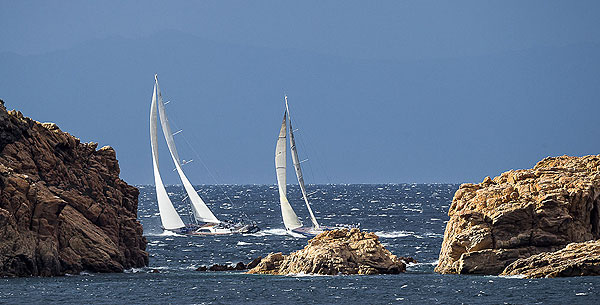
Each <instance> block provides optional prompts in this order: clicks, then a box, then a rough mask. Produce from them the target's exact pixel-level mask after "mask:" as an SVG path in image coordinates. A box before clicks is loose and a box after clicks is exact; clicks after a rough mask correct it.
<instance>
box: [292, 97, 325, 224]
mask: <svg viewBox="0 0 600 305" xmlns="http://www.w3.org/2000/svg"><path fill="white" fill-rule="evenodd" d="M285 109H286V111H287V114H288V119H289V121H290V150H291V151H292V161H293V162H294V169H295V170H296V177H297V178H298V184H299V185H300V190H301V191H302V197H303V198H304V202H305V203H306V208H307V209H308V213H309V214H310V220H311V221H312V223H313V227H314V228H315V229H318V228H319V223H318V222H317V218H315V215H314V214H313V211H312V209H311V208H310V203H308V196H307V195H306V187H305V186H304V178H303V177H302V169H301V168H300V160H299V159H298V151H297V150H296V141H295V140H294V129H293V128H292V117H291V116H290V109H289V107H288V102H287V95H286V96H285Z"/></svg>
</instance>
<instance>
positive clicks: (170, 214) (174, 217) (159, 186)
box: [150, 76, 185, 230]
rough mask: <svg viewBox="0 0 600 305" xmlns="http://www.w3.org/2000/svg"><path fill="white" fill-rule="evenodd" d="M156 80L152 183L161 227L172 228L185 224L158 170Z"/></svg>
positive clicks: (152, 135) (153, 104)
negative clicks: (154, 186) (154, 187)
mask: <svg viewBox="0 0 600 305" xmlns="http://www.w3.org/2000/svg"><path fill="white" fill-rule="evenodd" d="M155 80H156V82H155V83H154V92H153V93H152V106H151V108H150V145H151V146H152V165H153V166H154V183H155V185H156V198H157V200H158V211H159V212H160V221H161V222H162V226H163V228H165V229H167V230H174V229H179V228H182V227H185V224H184V223H183V221H182V220H181V218H180V217H179V214H177V211H176V210H175V208H174V207H173V203H171V200H170V199H169V195H168V194H167V190H165V186H164V184H163V182H162V179H161V177H160V172H159V170H158V142H157V139H156V133H157V128H156V123H157V113H156V103H157V100H159V101H160V103H161V104H162V97H161V95H160V89H159V87H158V79H157V78H156V76H155Z"/></svg>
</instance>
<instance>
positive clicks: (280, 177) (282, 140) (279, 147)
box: [275, 95, 339, 236]
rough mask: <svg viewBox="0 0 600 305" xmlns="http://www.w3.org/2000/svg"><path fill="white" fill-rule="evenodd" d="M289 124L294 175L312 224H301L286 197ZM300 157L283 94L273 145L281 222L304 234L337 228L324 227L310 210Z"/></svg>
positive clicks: (287, 228) (286, 101)
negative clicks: (279, 120) (280, 114)
mask: <svg viewBox="0 0 600 305" xmlns="http://www.w3.org/2000/svg"><path fill="white" fill-rule="evenodd" d="M288 126H289V132H290V151H291V153H292V162H293V163H294V170H295V172H296V177H297V178H298V184H299V185H300V191H301V192H302V198H303V199H304V203H305V204H306V208H307V209H308V214H309V215H310V220H311V222H312V226H310V227H307V226H303V224H302V221H300V219H299V218H298V216H297V215H296V212H294V209H293V208H292V206H291V205H290V202H289V201H288V199H287V181H286V180H287V178H286V174H287V157H286V151H287V148H286V138H287V130H288ZM300 163H301V161H300V159H299V158H298V150H297V149H296V141H295V140H294V129H293V127H292V118H291V116H290V108H289V106H288V100H287V95H286V96H285V111H284V113H283V122H282V123H281V129H280V130H279V138H278V139H277V144H276V145H275V172H276V173H277V185H278V189H279V203H280V205H281V215H282V216H283V224H284V225H285V229H286V230H287V231H288V232H294V233H299V234H302V235H304V236H314V235H317V234H319V233H323V232H325V231H327V230H333V229H338V228H339V227H326V226H321V225H320V224H319V222H318V221H317V218H316V217H315V214H314V213H313V211H312V208H311V206H310V203H309V201H308V195H307V193H306V186H305V185H304V178H303V176H302V168H301V167H300Z"/></svg>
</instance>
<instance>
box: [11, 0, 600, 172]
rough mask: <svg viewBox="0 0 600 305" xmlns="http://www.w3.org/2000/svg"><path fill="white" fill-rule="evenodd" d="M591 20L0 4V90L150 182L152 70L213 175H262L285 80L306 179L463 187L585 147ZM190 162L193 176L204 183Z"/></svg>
mask: <svg viewBox="0 0 600 305" xmlns="http://www.w3.org/2000/svg"><path fill="white" fill-rule="evenodd" d="M599 16H600V2H598V1H494V2H489V1H485V2H484V1H127V2H125V1H3V0H0V41H1V42H2V43H1V44H0V98H2V99H4V100H5V102H6V104H7V107H8V108H9V109H12V108H16V109H19V110H22V111H23V112H24V114H25V115H27V116H30V117H32V118H34V119H36V120H40V121H54V122H57V123H58V124H59V126H60V127H61V128H62V129H63V130H65V131H68V132H70V133H72V134H74V135H76V136H78V137H80V138H81V139H82V140H84V141H97V142H100V145H111V146H114V147H115V148H116V150H117V154H118V157H119V160H120V165H121V169H122V177H123V178H124V179H125V180H126V181H128V182H130V183H152V181H153V180H152V176H151V175H152V171H151V164H152V162H151V159H150V145H149V141H148V122H147V121H148V118H147V117H148V111H149V104H150V96H151V93H152V80H153V74H154V73H159V77H160V79H161V84H162V85H163V88H164V90H165V93H166V98H167V99H169V98H172V99H175V100H177V101H176V102H174V103H173V105H169V110H168V111H169V113H170V114H172V115H173V117H174V119H173V121H174V122H176V123H179V124H180V126H181V127H185V128H184V133H186V134H187V137H188V138H189V139H188V140H189V141H188V142H190V145H189V146H190V152H189V156H188V157H186V156H185V152H183V154H184V156H182V158H184V159H197V155H198V154H203V157H202V160H203V161H204V163H206V164H207V166H208V167H209V168H210V170H211V171H213V172H214V175H217V176H218V177H219V178H218V181H217V182H220V183H275V171H274V165H273V158H274V156H273V153H274V147H275V139H276V135H277V132H278V129H279V126H278V124H280V121H281V115H282V111H283V108H282V104H281V99H282V95H283V93H284V91H285V92H287V93H288V94H290V101H292V102H293V103H292V109H293V110H292V111H294V113H295V114H296V115H297V119H298V123H301V125H300V126H298V127H299V128H300V129H301V130H300V134H299V137H302V136H306V139H307V140H309V141H307V143H308V146H309V147H308V148H307V149H306V151H305V152H306V154H307V155H308V152H309V151H313V152H314V153H313V155H312V156H309V158H310V157H314V155H317V156H319V158H318V160H315V159H317V158H310V159H311V161H309V162H308V163H310V164H312V165H317V168H318V169H319V170H315V172H319V171H321V170H322V172H324V173H323V174H318V173H315V177H314V179H312V181H309V182H317V183H324V182H332V183H371V182H377V183H386V182H390V183H395V182H467V181H469V182H475V181H480V180H481V179H483V177H485V176H488V175H490V176H495V175H498V174H500V173H501V172H502V171H505V170H509V169H512V168H523V167H531V166H533V165H534V164H535V162H536V161H538V160H539V159H541V158H543V157H545V156H548V155H561V154H572V155H583V154H598V153H600V144H598V136H600V124H599V123H598V122H599V120H598V119H597V113H598V110H600V106H599V104H600V103H599V102H600V101H599V97H600V92H599V91H600V89H599V88H600V73H599V72H598V71H600V65H599V63H600V52H599V51H600V18H599ZM278 122H279V123H278ZM174 129H175V128H174ZM302 133H304V134H302ZM178 141H181V139H179V140H178ZM178 145H181V146H185V145H187V144H183V143H182V144H180V143H178ZM182 150H183V151H185V148H182ZM164 152H165V150H164V149H163V156H164V155H165V154H164ZM303 153H304V152H303V151H300V154H301V155H302V154H303ZM196 161H197V160H196ZM166 162H167V163H165V164H164V165H163V167H166V168H170V167H172V165H169V164H168V159H167V160H166ZM198 163H199V162H196V164H190V166H189V167H188V168H189V169H185V170H186V171H188V172H190V176H191V178H192V180H193V181H192V182H194V183H214V182H215V181H214V179H212V178H210V175H208V174H207V173H206V172H205V171H204V169H203V167H202V166H201V164H198ZM312 165H311V166H312ZM203 171H204V172H203ZM166 179H167V183H177V180H176V179H177V178H176V176H170V175H167V177H166ZM289 181H293V180H289Z"/></svg>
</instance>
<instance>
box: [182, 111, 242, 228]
mask: <svg viewBox="0 0 600 305" xmlns="http://www.w3.org/2000/svg"><path fill="white" fill-rule="evenodd" d="M175 119H176V120H177V118H176V117H175ZM173 125H175V127H177V126H176V124H174V123H173ZM181 138H183V140H184V141H185V143H186V144H187V146H188V147H189V148H190V149H191V150H192V152H193V153H194V154H196V156H197V157H198V159H200V163H201V164H202V166H203V167H204V169H205V170H206V172H207V173H208V175H209V176H210V177H211V179H212V180H213V181H214V182H215V185H216V186H217V188H218V189H219V191H220V192H221V193H222V194H223V195H225V198H227V201H228V202H229V204H231V206H235V205H234V204H233V200H232V199H231V197H229V195H228V194H227V192H225V190H224V189H223V186H222V185H221V184H220V183H219V181H218V180H217V178H216V177H215V175H213V173H212V171H211V170H210V169H209V168H208V166H207V165H206V163H205V162H204V160H203V159H202V157H201V156H200V154H199V153H198V151H196V149H195V148H194V147H193V146H192V144H191V143H190V142H189V141H188V139H187V137H186V136H185V133H183V134H182V135H181ZM241 214H242V217H245V218H246V219H247V220H251V219H250V217H249V216H248V215H247V214H246V213H245V212H244V211H241Z"/></svg>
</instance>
